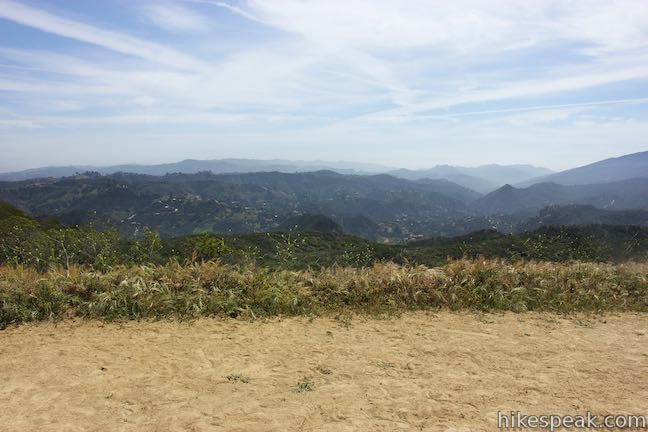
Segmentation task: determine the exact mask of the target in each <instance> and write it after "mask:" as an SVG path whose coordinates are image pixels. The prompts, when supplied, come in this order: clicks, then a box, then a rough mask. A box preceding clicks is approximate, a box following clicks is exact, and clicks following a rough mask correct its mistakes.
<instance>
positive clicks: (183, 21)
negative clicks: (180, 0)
mask: <svg viewBox="0 0 648 432" xmlns="http://www.w3.org/2000/svg"><path fill="white" fill-rule="evenodd" d="M142 14H143V15H144V17H145V18H146V19H148V20H150V21H151V22H153V23H154V24H155V25H158V26H160V27H162V28H164V29H167V30H171V31H198V32H202V31H205V30H207V29H208V28H209V26H210V23H209V21H208V20H207V19H205V18H204V17H203V16H201V15H200V14H198V13H195V12H193V11H192V10H190V9H188V8H186V7H184V6H181V5H179V4H173V3H151V4H146V5H144V6H142Z"/></svg>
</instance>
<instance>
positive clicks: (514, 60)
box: [0, 0, 648, 165]
mask: <svg viewBox="0 0 648 432" xmlns="http://www.w3.org/2000/svg"><path fill="white" fill-rule="evenodd" d="M80 5H81V4H80ZM101 8H104V9H105V11H96V12H95V11H92V10H90V9H89V8H84V7H81V6H79V7H78V8H70V9H66V8H65V6H64V5H63V4H59V5H56V6H55V5H54V4H49V5H48V4H45V3H42V4H38V5H37V3H27V2H21V1H19V0H0V41H2V42H0V43H1V44H2V45H3V46H0V125H1V126H0V127H1V128H2V131H3V132H2V133H3V141H4V142H25V141H20V140H19V141H16V139H17V136H16V135H11V136H9V135H7V134H8V132H7V131H14V132H15V133H16V134H18V135H19V136H22V135H20V134H27V135H24V136H32V135H33V136H35V135H37V134H39V133H46V132H51V133H53V134H63V133H64V131H65V133H68V134H72V133H79V134H80V136H81V134H83V136H84V137H86V138H87V137H88V136H93V135H92V133H93V131H96V130H98V129H100V128H109V127H115V128H117V127H119V128H125V129H128V130H132V131H133V135H132V138H130V140H131V142H132V143H133V145H134V146H136V145H144V144H141V143H143V142H149V141H146V140H144V141H141V138H142V137H143V136H147V135H146V134H150V133H153V132H156V133H158V134H159V133H160V132H159V131H160V130H164V131H165V132H174V133H175V134H177V136H187V137H189V136H192V137H193V136H194V135H190V134H189V131H190V130H199V131H200V133H204V136H203V138H201V139H202V141H201V142H202V144H201V147H200V148H201V149H203V150H204V149H205V148H208V145H207V144H206V143H207V142H208V140H209V139H210V137H211V139H213V140H214V142H216V141H218V142H225V141H226V142H228V143H230V144H231V148H234V147H236V146H238V145H243V144H245V146H246V147H245V148H256V149H257V150H258V151H259V152H260V151H262V150H263V149H265V148H266V147H264V146H266V145H268V146H270V147H268V148H273V149H274V151H276V152H278V153H277V156H281V157H290V155H291V154H292V155H293V156H294V157H296V158H308V155H313V156H317V157H323V156H326V154H331V155H332V154H334V153H335V154H336V156H335V157H336V158H344V155H345V154H349V155H366V157H368V158H373V160H374V161H375V162H391V160H392V159H397V160H402V161H406V160H410V161H411V162H412V164H417V163H419V162H420V161H424V160H426V157H425V155H427V157H429V159H430V162H429V163H427V164H428V165H429V164H431V163H433V162H437V160H433V159H434V158H437V157H441V155H445V156H443V160H439V161H438V162H453V161H452V160H451V155H452V154H454V155H455V157H456V159H457V160H456V161H455V162H459V163H468V162H466V161H463V160H462V158H466V156H465V153H466V149H467V148H470V143H471V142H472V143H476V142H477V143H488V145H489V146H490V147H489V148H490V152H489V157H490V155H491V154H496V155H500V156H502V157H504V156H506V157H508V156H511V155H512V154H518V153H516V152H517V151H518V150H515V151H513V150H512V148H513V147H515V145H514V144H513V143H519V142H529V143H530V142H533V143H537V142H538V141H539V139H540V138H541V137H543V138H544V137H549V138H550V140H551V143H550V144H547V145H546V146H545V147H544V149H545V150H547V149H554V150H561V151H563V147H564V146H565V145H570V144H569V143H570V142H572V141H573V140H574V139H575V138H574V137H575V136H576V135H577V134H578V133H581V134H582V137H583V138H582V139H583V140H590V139H592V134H591V133H589V132H587V131H586V128H587V127H591V128H593V129H597V130H602V131H606V132H605V134H608V133H611V132H609V131H611V130H614V131H616V132H618V133H619V134H620V135H621V136H620V138H619V139H618V140H617V141H623V142H624V143H627V144H625V145H626V146H627V148H628V149H630V148H637V149H640V148H644V147H645V146H646V144H645V142H642V138H641V136H638V135H636V134H635V135H630V131H634V133H636V132H637V131H643V130H645V129H644V126H645V125H648V103H647V102H646V101H647V100H648V90H646V89H648V86H646V85H645V84H646V83H647V82H648V60H646V59H648V3H646V2H643V1H635V0H582V1H579V2H573V1H569V0H547V1H542V2H528V1H525V2H523V1H517V0H494V1H488V2H483V1H477V0H453V1H450V2H435V3H431V2H429V1H427V0H410V1H407V2H394V1H389V0H357V1H353V2H348V1H344V0H326V1H324V0H277V1H271V2H268V1H262V0H246V1H236V2H235V1H233V0H232V1H228V0H164V1H161V2H157V1H156V2H153V1H150V2H149V1H148V0H147V1H145V2H135V3H132V4H128V3H116V2H115V3H113V2H110V1H106V2H101V3H98V4H97V9H101ZM74 9H76V10H74ZM104 12H106V13H104ZM9 23H10V25H9ZM16 24H18V25H19V27H18V28H20V29H21V30H20V31H21V33H20V34H19V36H18V37H15V35H13V34H12V32H14V31H16V28H17V26H16ZM5 31H6V32H7V36H9V37H6V38H4V37H2V36H3V32H5ZM43 32H44V33H43ZM45 35H47V36H45ZM7 113H12V114H11V115H9V114H7ZM627 122H631V124H632V127H628V128H625V129H624V125H627V124H628V123H627ZM586 125H588V126H586ZM604 125H605V126H604ZM237 128H238V129H237ZM104 130H105V129H102V131H104ZM561 131H563V132H564V134H562V135H561ZM102 133H103V132H102ZM30 134H31V135H30ZM182 134H184V135H182ZM530 134H534V135H533V137H530ZM606 136H607V135H606ZM497 137H500V141H501V144H497V142H498V139H497ZM97 139H98V138H97ZM124 139H126V140H127V141H128V139H129V138H127V137H125V138H124ZM24 140H27V138H24ZM34 140H36V138H34ZM38 140H39V141H38V142H45V141H46V139H45V137H44V136H39V138H38ZM79 140H80V138H79ZM190 141H191V140H189V139H187V142H190ZM596 141H597V142H599V143H600V142H601V141H600V139H597V140H596ZM34 142H36V141H34ZM48 142H49V141H48ZM85 142H87V139H86V140H85V141H84V143H85ZM254 142H257V146H256V147H255V146H254V144H253V143H254ZM273 143H274V144H273ZM282 143H285V144H282ZM299 143H301V145H300V144H299ZM34 145H36V144H34ZM84 145H89V144H84ZM147 145H150V144H147ZM191 145H192V144H190V143H189V144H187V148H191ZM472 145H475V144H472ZM598 145H599V147H596V148H598V149H599V150H597V151H599V153H600V154H601V156H606V154H604V153H605V152H603V151H602V150H600V148H601V147H600V146H601V145H602V144H598ZM389 146H392V147H390V148H389V149H388V147H389ZM443 146H449V147H448V148H447V149H446V148H445V147H443ZM552 146H553V147H552ZM196 148H198V147H196ZM320 148H321V149H325V150H322V151H323V155H322V154H318V153H317V152H318V151H319V150H318V149H320ZM282 149H283V150H282ZM149 150H150V151H154V150H151V148H149ZM232 151H233V150H232ZM264 151H265V150H264ZM282 151H284V153H281V152H282ZM531 151H532V150H531V149H530V147H529V148H527V149H526V150H520V152H521V153H519V157H518V159H519V160H518V161H519V162H533V160H526V159H523V158H522V156H521V155H523V154H525V153H524V152H526V154H528V155H530V154H531ZM300 152H301V153H300ZM493 152H494V153H493ZM608 152H615V147H614V146H610V148H609V150H608ZM280 153H281V154H280ZM286 153H288V154H286ZM219 154H220V153H219ZM479 154H480V151H477V152H476V156H475V158H479ZM253 155H254V152H252V154H250V156H253ZM399 155H400V156H399ZM416 155H419V156H416ZM421 155H423V156H421ZM578 155H579V153H578V152H577V151H575V150H574V152H573V156H572V158H577V157H579V156H578ZM169 157H170V158H171V156H169ZM205 157H215V155H212V154H206V155H205ZM358 157H360V156H358ZM493 157H494V156H493ZM511 157H513V156H511ZM489 161H494V160H489ZM401 163H402V162H401ZM403 164H404V163H403Z"/></svg>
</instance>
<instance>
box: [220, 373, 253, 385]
mask: <svg viewBox="0 0 648 432" xmlns="http://www.w3.org/2000/svg"><path fill="white" fill-rule="evenodd" d="M225 378H227V381H229V382H234V383H237V382H240V383H243V384H248V383H249V382H250V378H248V377H247V376H245V375H243V374H229V375H227V376H226V377H225Z"/></svg>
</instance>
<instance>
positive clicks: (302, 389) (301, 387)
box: [295, 376, 315, 394]
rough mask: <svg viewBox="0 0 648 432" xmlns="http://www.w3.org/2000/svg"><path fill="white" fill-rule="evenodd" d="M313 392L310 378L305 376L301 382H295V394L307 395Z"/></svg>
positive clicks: (313, 388)
mask: <svg viewBox="0 0 648 432" xmlns="http://www.w3.org/2000/svg"><path fill="white" fill-rule="evenodd" d="M314 390H315V383H314V382H313V379H312V378H311V377H308V376H305V377H303V378H302V379H301V380H299V381H297V386H296V387H295V392H297V393H302V394H303V393H308V392H312V391H314Z"/></svg>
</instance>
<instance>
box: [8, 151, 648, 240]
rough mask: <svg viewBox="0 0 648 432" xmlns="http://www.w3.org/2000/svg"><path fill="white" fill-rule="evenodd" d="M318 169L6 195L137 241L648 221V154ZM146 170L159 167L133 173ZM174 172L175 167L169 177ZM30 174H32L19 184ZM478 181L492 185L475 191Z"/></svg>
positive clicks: (120, 170) (79, 182)
mask: <svg viewBox="0 0 648 432" xmlns="http://www.w3.org/2000/svg"><path fill="white" fill-rule="evenodd" d="M291 164H292V165H291ZM318 167H319V165H317V164H316V163H307V162H297V163H293V162H288V161H254V160H240V159H229V160H215V161H195V160H187V161H183V162H180V163H178V164H166V165H150V166H144V165H122V166H118V167H110V168H106V169H104V170H105V172H103V173H102V172H101V171H99V172H97V170H96V169H95V170H94V171H92V172H84V173H81V174H79V173H78V172H77V171H75V172H74V173H73V175H70V176H64V177H57V176H54V175H52V174H56V173H58V174H63V173H65V172H66V171H65V170H71V169H73V168H75V167H67V168H64V167H62V168H47V169H43V170H40V171H39V170H32V171H29V172H22V173H14V174H11V175H5V177H4V178H5V179H6V178H9V179H10V180H12V181H1V182H0V199H2V200H5V201H7V202H10V203H12V204H14V205H17V206H18V207H20V208H21V209H22V210H24V211H26V212H28V213H29V214H31V215H33V216H36V217H41V218H42V217H55V218H57V219H58V220H60V221H61V222H63V223H65V224H71V225H75V224H93V225H95V226H97V227H99V228H102V227H108V226H115V227H117V228H118V229H119V230H120V231H122V232H123V233H125V234H127V235H130V236H137V235H139V233H141V232H142V230H143V229H144V228H146V227H150V228H153V229H155V230H157V231H159V232H160V233H161V234H162V235H163V236H167V237H170V236H178V235H186V234H192V233H199V232H205V231H211V232H218V233H246V232H263V231H272V230H284V229H287V228H286V227H291V226H300V227H302V228H303V229H313V230H326V229H330V230H331V231H333V232H338V231H340V230H341V231H343V232H346V233H350V234H355V235H358V236H361V237H364V238H367V239H372V240H378V241H384V242H403V241H409V240H416V239H420V238H426V237H435V236H437V237H438V236H454V235H460V234H466V233H469V232H471V231H475V230H479V229H493V228H495V229H498V230H499V231H502V232H518V231H523V230H529V229H535V228H537V227H542V226H546V225H578V224H590V223H601V224H612V225H615V224H616V225H621V224H623V225H646V211H647V210H648V152H642V153H635V154H632V155H626V156H623V157H620V158H613V159H607V160H604V161H600V162H596V163H594V164H590V165H587V166H584V167H580V168H575V169H571V170H568V171H564V172H560V173H553V174H548V175H546V173H547V172H548V170H544V169H542V168H537V167H533V166H529V165H509V166H500V165H486V166H482V167H476V168H466V167H463V168H462V167H450V166H437V167H435V168H432V169H429V170H422V171H412V170H388V172H389V174H384V173H383V174H368V173H367V172H363V174H362V175H361V174H358V172H359V171H360V170H361V169H363V170H371V169H388V167H380V166H375V165H363V166H360V165H357V164H355V165H354V164H351V163H348V164H346V165H345V163H342V162H341V163H340V165H338V170H336V171H333V170H318V171H311V170H312V169H315V168H318ZM76 168H80V167H76ZM257 169H259V170H262V171H260V172H257V171H256V170H257ZM57 170H58V171H57ZM113 170H115V171H116V172H112V173H109V171H113ZM137 170H139V171H147V173H146V174H142V173H131V172H129V171H137ZM214 170H221V171H222V170H235V171H236V170H241V171H246V170H247V171H252V172H242V173H220V174H217V173H214ZM266 170H268V171H266ZM281 170H290V171H291V172H281ZM181 171H190V172H186V173H182V172H181ZM349 171H350V172H351V173H352V174H350V173H349ZM168 172H173V173H170V174H162V173H168ZM45 174H50V175H45ZM538 174H540V176H538ZM21 176H22V177H29V178H28V179H23V180H20V181H15V180H16V178H18V177H21ZM31 177H36V178H31ZM403 177H408V178H403ZM433 177H434V178H433ZM448 178H454V179H455V180H457V181H452V180H450V179H448ZM524 178H526V179H527V180H523V181H522V182H517V183H516V181H517V180H520V179H524ZM530 178H534V179H536V180H529V179H530ZM459 180H461V182H460V181H459ZM505 180H511V181H510V182H507V184H505V185H503V186H501V187H499V188H497V189H495V190H493V191H491V192H489V193H487V194H486V195H483V194H482V193H481V192H480V191H478V190H475V189H480V190H481V191H486V190H487V189H488V188H490V187H492V186H493V185H495V184H498V183H500V182H502V181H505ZM468 182H474V183H477V184H478V185H480V187H475V188H468V187H466V186H465V184H466V183H468ZM524 182H527V183H529V182H531V183H532V184H529V185H528V186H525V183H524ZM579 182H587V183H583V184H580V183H579ZM511 184H515V186H512V185H511ZM304 227H305V228H304ZM327 227H328V228H327Z"/></svg>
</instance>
